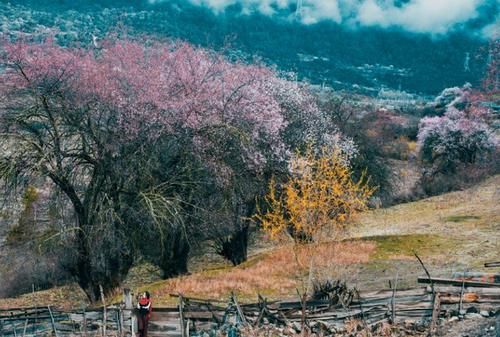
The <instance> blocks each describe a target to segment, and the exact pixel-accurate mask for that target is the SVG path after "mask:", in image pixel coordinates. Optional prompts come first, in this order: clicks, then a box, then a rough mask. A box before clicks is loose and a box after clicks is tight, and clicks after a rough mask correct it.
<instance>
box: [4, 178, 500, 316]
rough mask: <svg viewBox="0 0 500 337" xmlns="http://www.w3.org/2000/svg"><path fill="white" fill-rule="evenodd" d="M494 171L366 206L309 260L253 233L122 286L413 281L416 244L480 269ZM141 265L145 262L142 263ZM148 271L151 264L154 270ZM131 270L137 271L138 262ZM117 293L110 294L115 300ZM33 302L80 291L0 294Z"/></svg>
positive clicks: (495, 200) (77, 299)
mask: <svg viewBox="0 0 500 337" xmlns="http://www.w3.org/2000/svg"><path fill="white" fill-rule="evenodd" d="M499 200H500V175H499V176H495V177H491V178H489V179H487V180H485V181H484V182H482V183H481V184H479V185H477V186H475V187H473V188H470V189H467V190H464V191H458V192H452V193H448V194H444V195H441V196H437V197H432V198H428V199H424V200H420V201H417V202H411V203H406V204H400V205H397V206H394V207H390V208H387V209H377V210H372V211H368V212H366V213H364V214H362V216H361V217H360V218H359V219H358V225H357V226H355V227H354V228H353V229H352V231H351V233H350V236H349V237H348V238H346V240H344V241H343V242H341V243H339V244H334V243H325V244H322V245H321V246H320V247H318V248H316V249H315V250H314V252H313V253H314V254H313V255H314V268H312V269H311V268H310V263H308V262H307V261H310V260H309V259H308V257H309V256H310V254H311V251H309V250H307V249H304V250H302V251H299V252H296V253H294V251H293V249H292V247H291V246H287V245H282V246H279V247H276V248H274V247H273V246H272V245H271V243H270V242H268V241H265V238H259V240H258V241H259V242H260V244H259V245H258V248H255V247H254V248H253V249H252V251H251V256H250V258H249V260H248V261H247V262H246V263H244V264H242V265H240V266H237V267H232V266H230V265H228V264H224V263H220V262H218V263H212V262H209V261H210V259H207V260H206V261H205V260H202V261H203V262H202V263H200V262H198V263H197V264H195V265H193V268H192V270H193V272H192V273H191V274H190V275H186V276H181V277H178V278H173V279H169V280H158V281H155V282H151V281H152V280H151V279H150V280H149V281H146V280H142V281H141V279H140V278H137V276H133V275H131V277H130V278H129V280H128V281H127V282H126V284H127V286H130V287H132V288H133V289H134V290H135V291H139V290H144V289H148V290H150V291H151V292H152V293H153V298H154V301H155V303H156V305H169V304H173V303H174V301H175V299H174V298H171V297H170V296H169V294H172V293H183V294H185V295H186V296H193V297H201V298H217V299H225V298H227V297H228V296H229V294H230V293H231V292H232V291H234V292H235V293H236V294H237V295H238V296H239V298H240V300H241V301H255V300H256V298H257V293H260V294H262V295H264V296H266V297H268V298H270V299H272V298H284V297H293V296H296V288H297V287H300V286H301V284H302V283H301V282H303V281H304V279H305V278H307V276H308V275H309V274H310V273H309V272H310V271H311V270H312V273H311V274H312V276H313V277H314V278H316V279H326V278H341V279H344V280H346V281H347V282H348V284H349V285H351V286H356V287H357V288H358V289H360V290H365V289H380V288H384V287H387V286H388V282H389V280H393V279H394V278H395V276H396V275H397V276H398V279H399V281H398V284H399V285H400V287H410V286H415V285H416V278H417V276H418V275H421V274H423V271H422V269H421V267H420V265H419V264H418V262H417V261H416V259H415V257H414V255H413V254H414V252H416V253H417V254H418V255H419V256H420V257H421V258H422V259H423V260H424V262H425V263H426V265H427V266H428V268H429V270H430V272H431V274H433V276H447V275H448V276H449V275H450V273H452V272H460V271H465V270H477V271H481V270H483V268H482V264H483V263H484V262H486V261H493V260H499V259H500V240H499V239H500V203H499ZM142 268H150V267H147V266H143V267H142ZM153 272H154V270H153ZM131 274H141V272H140V271H139V272H137V269H136V270H135V273H134V271H133V272H132V273H131ZM118 299H119V296H118V293H117V296H116V297H115V298H114V299H110V300H118ZM34 301H36V302H37V303H38V304H45V303H47V304H49V303H50V304H52V305H59V306H63V305H65V306H80V305H84V304H85V300H84V296H83V293H82V292H81V291H79V290H78V289H77V287H75V286H65V287H60V288H56V289H52V290H48V291H44V292H37V293H34V294H30V295H23V296H21V297H19V298H14V299H4V300H2V301H1V302H0V307H9V306H10V307H12V306H21V305H29V304H30V303H33V302H34Z"/></svg>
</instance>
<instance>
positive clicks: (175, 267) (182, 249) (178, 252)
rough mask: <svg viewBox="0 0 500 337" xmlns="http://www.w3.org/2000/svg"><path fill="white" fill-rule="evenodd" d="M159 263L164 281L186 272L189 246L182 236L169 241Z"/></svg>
mask: <svg viewBox="0 0 500 337" xmlns="http://www.w3.org/2000/svg"><path fill="white" fill-rule="evenodd" d="M170 240H171V241H172V242H169V243H167V244H165V246H166V247H165V249H164V251H163V253H162V256H161V258H160V261H159V267H160V269H161V271H162V277H163V278H164V279H166V278H169V277H173V276H177V275H182V274H185V273H187V271H188V257H189V244H188V242H187V241H186V238H184V235H183V234H179V235H178V236H177V237H174V238H171V239H170Z"/></svg>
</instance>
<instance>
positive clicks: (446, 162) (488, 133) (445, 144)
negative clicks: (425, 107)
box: [418, 85, 500, 172]
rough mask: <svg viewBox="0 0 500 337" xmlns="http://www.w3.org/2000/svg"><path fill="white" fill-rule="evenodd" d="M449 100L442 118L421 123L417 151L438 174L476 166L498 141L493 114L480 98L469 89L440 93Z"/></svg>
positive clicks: (439, 98) (495, 146)
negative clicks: (465, 165) (458, 167)
mask: <svg viewBox="0 0 500 337" xmlns="http://www.w3.org/2000/svg"><path fill="white" fill-rule="evenodd" d="M444 96H453V97H451V98H450V97H449V98H448V99H447V100H448V102H447V104H446V107H445V109H446V110H445V113H444V115H443V116H437V117H426V118H423V119H422V120H421V121H420V125H419V132H418V147H419V151H420V154H421V157H422V159H423V160H424V161H427V162H429V163H432V164H434V165H435V169H436V170H438V171H439V172H447V171H454V170H455V168H456V165H457V164H458V163H468V164H472V163H475V162H476V160H477V159H478V157H479V156H480V155H481V154H483V153H486V152H490V151H493V150H495V149H496V148H498V146H499V144H500V143H499V138H498V135H497V133H496V132H495V130H494V128H493V127H492V122H493V118H494V116H493V114H492V113H491V110H490V109H489V108H487V107H486V106H484V105H483V104H482V102H481V99H480V97H481V95H478V94H477V93H475V92H474V91H473V90H472V89H471V88H470V86H469V85H466V86H464V87H463V88H452V89H446V90H445V91H443V94H442V95H440V96H438V99H437V100H436V102H441V101H442V99H441V97H444Z"/></svg>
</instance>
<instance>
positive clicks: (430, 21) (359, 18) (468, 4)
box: [149, 0, 499, 34]
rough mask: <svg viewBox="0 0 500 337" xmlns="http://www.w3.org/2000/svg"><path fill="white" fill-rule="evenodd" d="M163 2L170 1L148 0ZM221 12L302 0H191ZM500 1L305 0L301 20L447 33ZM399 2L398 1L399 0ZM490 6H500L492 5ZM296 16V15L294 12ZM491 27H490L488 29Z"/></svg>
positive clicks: (269, 9) (267, 9)
mask: <svg viewBox="0 0 500 337" xmlns="http://www.w3.org/2000/svg"><path fill="white" fill-rule="evenodd" d="M149 1H150V2H160V1H168V0H149ZM188 1H190V2H191V3H193V4H195V5H200V6H207V7H209V8H211V9H212V10H213V11H214V12H217V13H218V12H222V11H224V10H225V9H226V8H227V7H228V6H231V5H235V4H240V5H241V6H242V8H243V12H244V13H252V12H260V13H262V14H264V15H268V16H272V15H276V14H277V13H278V11H279V10H283V9H286V8H289V7H290V6H292V5H296V4H297V3H298V2H299V0H188ZM498 1H499V0H408V1H405V2H402V1H401V0H302V4H303V6H302V11H301V15H300V17H301V20H302V22H303V23H305V24H313V23H317V22H319V21H324V20H332V21H335V22H337V23H342V22H349V23H355V24H358V25H361V26H380V27H399V28H402V29H405V30H408V31H411V32H420V33H438V34H439V33H446V32H448V31H449V30H451V29H453V28H454V27H455V26H456V25H460V24H464V23H466V22H468V21H469V20H471V19H474V18H477V17H478V16H479V15H480V13H479V9H480V7H481V6H484V5H487V4H488V3H489V4H495V3H496V4H498ZM397 2H398V3H399V4H398V3H397ZM491 8H498V6H497V7H495V6H492V7H491ZM291 16H292V17H294V15H291ZM491 29H492V27H489V28H488V32H489V31H491Z"/></svg>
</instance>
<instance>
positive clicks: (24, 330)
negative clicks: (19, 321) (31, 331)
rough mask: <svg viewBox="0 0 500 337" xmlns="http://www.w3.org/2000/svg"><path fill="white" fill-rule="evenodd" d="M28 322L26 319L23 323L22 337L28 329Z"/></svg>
mask: <svg viewBox="0 0 500 337" xmlns="http://www.w3.org/2000/svg"><path fill="white" fill-rule="evenodd" d="M28 321H29V318H26V321H25V322H24V329H23V337H24V335H26V329H27V328H28Z"/></svg>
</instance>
